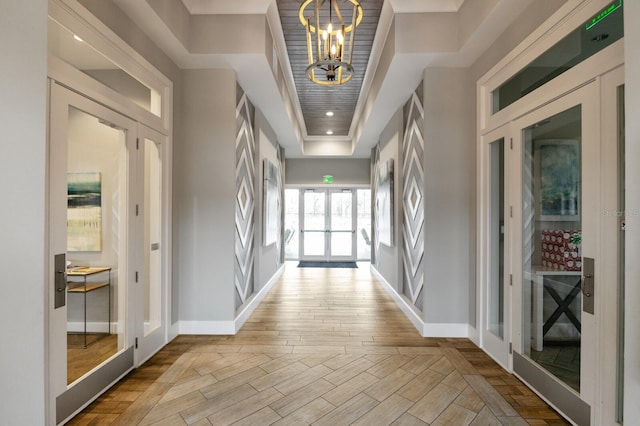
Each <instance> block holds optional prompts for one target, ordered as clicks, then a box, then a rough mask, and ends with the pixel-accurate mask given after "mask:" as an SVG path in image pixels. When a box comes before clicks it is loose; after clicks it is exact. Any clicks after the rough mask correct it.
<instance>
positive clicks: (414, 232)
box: [402, 91, 425, 309]
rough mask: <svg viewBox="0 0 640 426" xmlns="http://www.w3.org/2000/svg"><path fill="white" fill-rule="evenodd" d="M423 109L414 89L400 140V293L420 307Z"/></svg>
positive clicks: (422, 273) (422, 282) (422, 222)
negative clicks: (401, 285) (401, 291)
mask: <svg viewBox="0 0 640 426" xmlns="http://www.w3.org/2000/svg"><path fill="white" fill-rule="evenodd" d="M423 122H424V109H423V107H422V102H421V99H420V95H419V92H418V91H416V92H415V93H414V94H413V95H412V96H411V99H410V100H409V101H408V102H407V104H406V106H405V109H404V123H405V129H404V138H403V141H402V188H403V190H402V210H403V218H402V236H403V246H402V262H403V266H404V268H403V269H404V278H403V292H404V295H405V296H407V298H408V299H409V300H411V302H412V303H413V304H414V305H415V306H416V307H417V308H418V309H422V306H423V301H422V297H421V294H422V287H423V285H424V270H423V260H424V185H425V180H424V162H423V158H424V138H423V133H422V127H423Z"/></svg>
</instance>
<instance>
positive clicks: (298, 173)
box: [285, 158, 371, 186]
mask: <svg viewBox="0 0 640 426" xmlns="http://www.w3.org/2000/svg"><path fill="white" fill-rule="evenodd" d="M285 169H286V173H285V176H286V177H285V184H287V185H322V176H324V175H332V176H333V185H334V186H339V185H345V186H347V185H363V186H369V185H370V184H371V176H370V175H371V162H370V160H369V159H368V158H304V159H299V158H289V159H287V161H286V165H285Z"/></svg>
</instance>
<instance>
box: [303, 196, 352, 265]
mask: <svg viewBox="0 0 640 426" xmlns="http://www.w3.org/2000/svg"><path fill="white" fill-rule="evenodd" d="M307 191H311V192H316V193H320V192H322V193H324V194H325V205H324V255H322V256H313V255H312V256H308V255H307V256H306V255H305V254H304V239H305V234H306V233H307V232H319V231H318V230H314V231H308V230H305V223H304V194H305V192H307ZM341 192H350V193H351V197H352V202H351V206H352V216H351V221H352V226H351V230H350V231H332V229H331V194H335V193H341ZM299 212H300V213H299V214H300V216H299V217H300V221H299V223H300V231H301V232H300V248H299V257H300V260H307V261H355V259H356V252H357V249H356V243H357V239H356V233H355V230H356V227H357V194H356V188H333V187H332V188H306V189H305V188H301V189H300V210H299ZM332 232H350V233H351V255H350V256H331V233H332Z"/></svg>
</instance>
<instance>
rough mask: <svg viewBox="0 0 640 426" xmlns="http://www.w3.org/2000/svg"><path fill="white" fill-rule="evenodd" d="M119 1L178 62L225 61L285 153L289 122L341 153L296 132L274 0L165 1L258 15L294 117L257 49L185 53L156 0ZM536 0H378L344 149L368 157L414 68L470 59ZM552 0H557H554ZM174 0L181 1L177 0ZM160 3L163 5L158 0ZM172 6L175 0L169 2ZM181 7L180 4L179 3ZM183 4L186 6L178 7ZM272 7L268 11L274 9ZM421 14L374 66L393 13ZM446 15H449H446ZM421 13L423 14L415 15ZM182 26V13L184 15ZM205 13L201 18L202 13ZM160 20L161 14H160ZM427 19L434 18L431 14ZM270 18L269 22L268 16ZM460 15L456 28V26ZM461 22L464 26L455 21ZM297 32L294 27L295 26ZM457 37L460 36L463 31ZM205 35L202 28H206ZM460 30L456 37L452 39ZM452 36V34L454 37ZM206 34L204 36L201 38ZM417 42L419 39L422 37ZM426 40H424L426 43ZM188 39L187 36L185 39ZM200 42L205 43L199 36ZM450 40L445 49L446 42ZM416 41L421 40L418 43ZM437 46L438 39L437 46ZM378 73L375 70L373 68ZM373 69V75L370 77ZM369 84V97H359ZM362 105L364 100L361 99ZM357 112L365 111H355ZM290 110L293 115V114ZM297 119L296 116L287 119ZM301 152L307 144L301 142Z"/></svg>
mask: <svg viewBox="0 0 640 426" xmlns="http://www.w3.org/2000/svg"><path fill="white" fill-rule="evenodd" d="M113 1H114V2H115V3H117V4H118V5H119V6H120V8H121V9H122V10H123V11H124V12H125V13H127V14H128V15H129V16H130V17H131V19H132V20H133V21H134V22H136V23H137V24H138V25H139V26H140V28H141V29H142V30H143V31H145V32H146V33H147V35H148V36H149V37H151V38H152V39H153V40H154V41H155V42H156V43H157V44H158V46H159V47H160V48H161V49H163V50H164V51H165V52H166V53H167V54H168V55H169V56H170V57H171V58H172V59H173V61H174V62H175V63H176V64H177V65H178V66H179V67H181V68H184V69H189V68H219V67H232V68H234V69H235V70H236V73H237V75H238V80H239V83H240V85H241V86H242V87H243V89H244V90H245V91H246V93H247V94H248V96H249V98H250V99H251V100H252V102H253V103H254V104H255V106H256V107H257V108H259V109H260V110H261V111H263V112H264V113H265V115H267V119H268V120H269V122H270V124H271V126H272V127H273V129H274V131H275V132H276V134H277V136H278V141H279V143H280V144H281V145H282V146H283V147H284V148H285V155H286V156H287V157H289V158H291V157H303V156H304V154H303V150H304V141H303V143H302V144H301V141H300V140H299V138H298V137H297V134H298V133H297V131H296V129H300V128H302V129H303V132H302V133H303V135H302V136H303V139H304V140H305V141H306V140H307V139H309V143H310V146H311V142H312V141H313V143H314V149H313V152H314V155H325V156H345V150H344V149H342V150H340V152H338V151H335V152H329V151H327V152H321V150H319V149H316V148H317V147H318V146H326V147H330V146H333V145H335V144H333V143H332V141H335V142H338V139H337V138H333V137H331V136H327V137H322V139H323V140H324V141H326V142H327V143H324V144H319V143H318V140H317V139H313V138H307V137H306V135H305V134H304V125H302V126H300V124H299V122H300V117H301V113H300V108H299V103H298V102H297V93H296V91H295V85H294V83H293V77H292V76H291V72H290V68H289V65H288V58H287V54H286V50H285V49H286V47H285V44H284V35H283V32H282V27H281V25H280V22H279V18H278V14H277V7H276V6H275V0H173V1H175V2H176V4H175V5H174V7H175V8H176V11H177V10H178V9H181V10H182V12H181V13H185V14H186V15H199V18H204V17H203V16H202V15H221V14H234V15H244V14H253V15H256V14H257V15H260V14H264V15H265V16H266V19H267V22H268V24H269V26H270V29H271V32H272V34H273V38H274V44H275V46H276V49H277V50H278V58H279V63H280V64H281V66H282V67H283V68H286V70H284V79H285V81H286V83H287V85H288V92H289V94H290V95H291V97H292V98H293V101H292V103H293V108H294V110H296V111H297V112H296V114H294V118H292V117H291V114H290V113H287V105H288V103H287V102H286V101H284V100H283V99H282V97H281V96H280V93H279V91H278V88H277V82H276V81H275V79H274V77H273V74H271V73H265V72H263V71H261V70H263V69H264V64H265V55H264V54H263V55H262V57H258V56H259V55H244V56H243V55H237V54H233V53H231V54H230V53H224V52H221V53H217V52H216V53H215V54H214V53H212V54H209V53H207V54H202V52H198V53H197V54H193V53H191V52H190V51H189V46H185V41H184V37H183V38H182V39H181V38H180V34H174V33H172V31H171V29H170V28H169V27H168V26H167V24H166V23H165V22H164V21H163V19H161V18H160V17H159V16H158V15H157V14H156V12H155V10H154V9H153V7H151V6H150V4H152V5H153V4H154V3H157V0H146V1H145V0H139V1H130V0H113ZM363 1H366V0H363ZM534 1H540V0H485V1H482V2H480V1H478V0H468V1H466V2H465V0H386V1H385V4H384V6H383V14H382V15H381V18H380V24H379V26H378V33H377V34H376V38H375V40H374V44H373V48H372V53H371V57H370V62H369V66H368V69H367V74H366V75H365V79H364V83H363V89H362V91H361V97H360V100H359V102H358V105H357V107H356V114H355V115H354V124H353V125H352V128H351V132H350V136H349V137H350V138H351V139H356V138H357V140H356V141H355V142H356V143H355V145H354V146H355V148H354V150H353V153H352V156H355V157H368V156H369V155H370V152H371V147H372V146H373V145H375V143H377V137H378V135H379V134H380V131H381V130H382V129H383V128H384V125H385V123H387V122H388V121H389V119H390V118H391V116H392V115H393V114H394V112H395V111H396V110H397V109H398V108H399V107H401V106H402V105H403V103H404V102H405V101H406V99H408V97H409V96H410V95H411V93H412V92H413V90H414V89H415V87H416V86H417V84H418V83H419V81H420V80H421V78H422V72H423V70H424V69H425V68H426V67H429V66H439V67H465V66H469V65H470V64H472V63H473V62H474V61H475V60H476V59H477V58H478V57H479V56H480V55H481V54H482V52H484V51H485V50H486V49H487V48H488V47H490V46H491V44H492V43H494V42H495V40H496V39H497V38H498V37H499V36H500V34H501V33H502V32H503V31H505V30H506V29H507V27H508V26H509V25H510V24H511V23H512V22H513V21H514V20H515V18H516V17H518V16H519V15H520V14H521V13H522V11H523V10H525V8H526V7H527V6H529V5H530V4H531V3H532V2H534ZM558 1H560V0H558ZM180 2H182V3H180ZM162 4H163V5H167V4H169V5H170V4H171V2H170V1H166V0H165V1H163V2H162ZM176 5H177V6H176ZM183 6H184V7H183ZM185 10H186V12H184V11H185ZM274 11H275V12H274ZM415 13H421V14H422V15H415V16H416V17H417V19H416V20H415V24H414V25H413V26H406V27H402V28H397V27H398V26H396V28H395V35H396V37H398V36H403V37H405V38H406V39H407V40H412V41H413V43H414V44H415V46H414V48H415V51H407V50H405V51H404V52H403V51H402V49H403V46H397V47H396V51H395V52H394V53H393V58H392V61H391V65H390V66H389V67H388V68H386V69H384V70H383V71H381V70H377V67H378V62H379V60H380V57H381V54H382V52H383V48H384V46H385V40H386V37H387V33H388V30H389V28H390V25H391V23H392V22H393V20H394V15H397V14H405V15H403V16H410V15H409V14H415ZM439 13H442V14H443V15H442V17H443V18H442V19H443V20H444V19H445V17H446V19H447V21H446V22H450V20H451V18H452V16H455V18H454V21H455V22H456V28H454V29H449V28H446V27H445V29H446V30H447V31H445V32H447V34H449V36H447V35H446V34H445V35H443V34H441V33H440V32H438V31H437V30H435V29H433V28H431V27H430V26H429V25H428V24H425V22H428V23H432V22H436V23H437V24H438V25H440V26H441V27H442V22H445V21H442V22H440V21H439V15H438V14H439ZM452 14H453V15H452ZM422 18H424V20H420V19H422ZM186 19H187V21H186V22H187V28H188V26H189V24H188V22H189V18H188V17H187V18H186ZM205 19H206V18H205ZM165 20H166V17H165ZM434 20H435V21H434ZM276 21H277V22H276ZM458 22H460V24H459V25H460V27H457V25H458ZM462 22H464V27H462V25H463V24H462ZM301 31H302V29H301ZM463 33H464V36H460V34H463ZM209 37H210V34H209ZM460 37H462V38H464V40H458V39H459V38H460ZM452 38H454V39H456V40H455V42H454V43H452V42H451V40H452ZM209 40H210V39H209ZM423 40H424V41H425V42H422V41H423ZM427 41H428V42H429V43H427ZM189 42H191V40H189ZM439 42H443V43H445V44H446V48H445V49H442V48H440V49H439V48H438V46H436V44H437V43H439ZM201 43H204V44H206V43H207V41H206V40H205V39H203V40H202V41H201ZM452 44H453V45H455V46H457V47H456V48H454V49H452V48H451V45H452ZM423 45H424V46H423ZM440 47H442V46H440ZM376 72H378V74H379V73H380V72H384V75H383V76H380V75H376ZM374 75H375V79H374ZM373 84H376V85H377V87H375V89H376V90H375V91H374V92H375V98H374V99H366V96H367V95H368V93H369V92H370V90H369V89H370V88H371V87H372V85H373ZM365 104H366V106H365ZM363 111H366V112H365V113H363ZM296 117H297V118H296ZM292 120H294V121H295V120H297V121H298V122H292ZM351 145H352V144H351V143H348V142H347V143H346V145H345V141H343V142H342V144H341V145H340V146H342V147H343V148H344V146H351ZM308 151H309V152H311V151H312V150H311V149H309V150H308Z"/></svg>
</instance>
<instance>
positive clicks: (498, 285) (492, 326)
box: [478, 125, 511, 369]
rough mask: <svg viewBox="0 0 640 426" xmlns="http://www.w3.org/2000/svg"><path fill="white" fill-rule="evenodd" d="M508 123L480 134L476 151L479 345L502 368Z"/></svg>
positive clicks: (505, 356)
mask: <svg viewBox="0 0 640 426" xmlns="http://www.w3.org/2000/svg"><path fill="white" fill-rule="evenodd" d="M509 154H510V139H509V126H508V125H506V126H503V127H501V128H499V129H497V130H494V131H493V132H490V133H488V134H486V135H484V136H483V137H482V143H481V144H480V151H479V153H478V155H479V156H480V158H481V161H482V163H483V164H484V167H483V169H484V170H486V171H487V173H486V174H485V175H484V176H483V178H482V179H481V180H480V182H479V185H478V193H479V194H480V197H481V204H482V205H484V206H485V208H484V209H483V210H482V212H483V214H482V215H481V218H480V220H481V222H482V225H481V226H480V227H479V229H480V230H481V231H480V232H482V233H484V235H483V236H482V238H481V241H483V242H484V245H483V247H482V248H481V250H480V251H479V253H480V257H481V259H480V262H479V265H480V266H479V273H480V274H481V276H482V280H483V282H484V283H485V285H484V286H483V287H482V294H481V300H482V302H481V307H482V308H481V320H480V323H481V345H482V347H483V349H484V350H485V351H486V352H487V353H488V354H489V355H491V357H493V358H494V359H495V360H496V361H497V362H498V363H499V364H501V365H502V366H503V367H504V368H506V369H510V356H509V340H510V333H511V327H510V324H511V320H510V316H511V303H510V301H511V286H510V285H509V281H510V272H511V264H510V263H511V256H510V250H509V247H510V244H511V243H510V241H511V240H510V236H511V230H510V227H509V226H508V225H509V224H508V219H509V217H510V215H511V212H510V208H509V206H508V204H507V202H508V201H509V198H508V197H509V191H510V188H509V185H508V184H509V180H508V179H506V177H508V176H509V163H510V161H509V160H510V159H509V158H508V156H509Z"/></svg>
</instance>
